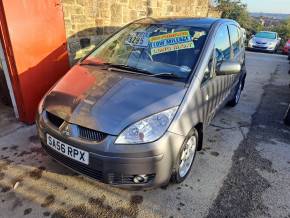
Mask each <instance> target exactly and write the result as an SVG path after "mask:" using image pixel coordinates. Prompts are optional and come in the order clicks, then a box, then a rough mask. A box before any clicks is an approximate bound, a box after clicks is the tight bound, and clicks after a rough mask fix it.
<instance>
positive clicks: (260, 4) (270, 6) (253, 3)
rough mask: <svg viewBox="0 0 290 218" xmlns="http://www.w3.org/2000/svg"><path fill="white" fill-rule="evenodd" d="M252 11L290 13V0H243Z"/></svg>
mask: <svg viewBox="0 0 290 218" xmlns="http://www.w3.org/2000/svg"><path fill="white" fill-rule="evenodd" d="M242 2H243V3H246V4H247V5H248V9H249V11H250V12H264V13H281V14H290V0H242Z"/></svg>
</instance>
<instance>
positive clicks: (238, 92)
mask: <svg viewBox="0 0 290 218" xmlns="http://www.w3.org/2000/svg"><path fill="white" fill-rule="evenodd" d="M242 90H243V83H242V81H239V84H238V85H237V88H236V91H235V95H234V97H233V98H232V99H231V100H230V101H229V102H228V105H229V106H230V107H234V106H236V105H237V104H238V103H239V101H240V98H241V94H242Z"/></svg>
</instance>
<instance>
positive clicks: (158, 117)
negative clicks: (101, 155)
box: [115, 107, 178, 144]
mask: <svg viewBox="0 0 290 218" xmlns="http://www.w3.org/2000/svg"><path fill="white" fill-rule="evenodd" d="M177 108H178V107H174V108H170V109H168V110H165V111H162V112H160V113H158V114H154V115H151V116H150V117H147V118H145V119H143V120H140V121H138V122H136V123H134V124H132V125H131V126H129V127H128V128H127V129H125V130H124V131H123V132H122V133H121V134H120V135H119V136H118V138H117V140H116V141H115V144H142V143H149V142H153V141H156V140H157V139H159V138H160V137H161V136H162V135H163V134H164V133H165V131H166V130H167V129H168V127H169V125H170V123H171V121H172V119H173V118H174V116H175V114H176V111H177Z"/></svg>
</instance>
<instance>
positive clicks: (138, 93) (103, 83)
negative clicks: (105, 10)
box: [36, 17, 246, 189]
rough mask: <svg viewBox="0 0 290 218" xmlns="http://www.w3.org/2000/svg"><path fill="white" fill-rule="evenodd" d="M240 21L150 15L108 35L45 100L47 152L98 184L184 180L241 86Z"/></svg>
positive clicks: (41, 124)
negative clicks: (218, 116)
mask: <svg viewBox="0 0 290 218" xmlns="http://www.w3.org/2000/svg"><path fill="white" fill-rule="evenodd" d="M242 35H243V33H242V31H241V27H240V26H239V24H238V23H236V22H235V21H233V20H225V19H211V18H188V17H187V18H180V17H178V18H159V19H153V18H145V19H141V20H137V21H135V22H132V23H130V24H128V25H126V26H125V27H124V28H122V29H120V30H119V31H118V32H116V33H115V34H113V35H112V36H110V37H109V38H107V39H106V40H104V41H102V42H101V43H100V44H99V45H98V46H97V48H96V49H95V50H93V51H92V52H91V53H90V54H89V55H87V56H86V57H85V58H83V59H82V60H80V61H79V62H78V63H77V64H76V65H75V66H74V67H72V69H71V70H70V71H69V72H68V73H67V74H66V75H65V76H64V77H63V78H62V79H61V80H60V81H59V82H58V83H56V84H55V85H54V87H52V89H51V90H50V91H49V92H48V93H47V94H46V95H45V96H44V98H43V99H42V101H41V102H40V104H39V109H38V114H37V118H36V123H37V129H38V134H39V137H40V139H41V143H42V146H43V148H44V149H45V150H46V152H47V153H48V154H49V155H50V156H52V157H53V158H54V159H56V160H57V161H59V162H60V163H62V164H64V165H65V166H67V167H69V168H71V169H73V170H75V171H77V172H79V173H81V174H84V175H86V176H88V177H91V178H93V179H96V180H98V181H101V182H104V183H108V184H111V185H114V186H119V187H124V188H129V189H135V188H147V187H157V186H163V185H166V184H168V182H169V181H172V182H175V183H180V182H182V181H183V180H184V179H185V178H186V177H187V176H188V175H189V173H190V169H191V167H192V164H193V162H194V158H195V155H196V152H197V151H199V150H200V149H201V148H202V139H203V130H204V128H205V127H206V126H207V125H208V124H209V123H210V122H211V120H212V119H213V117H214V115H215V114H216V113H217V111H218V110H219V109H221V108H222V107H223V106H224V105H226V104H227V105H229V106H235V105H236V104H237V103H238V102H239V99H240V95H241V92H242V90H243V87H244V83H245V78H246V70H245V46H244V43H243V42H244V40H243V36H242Z"/></svg>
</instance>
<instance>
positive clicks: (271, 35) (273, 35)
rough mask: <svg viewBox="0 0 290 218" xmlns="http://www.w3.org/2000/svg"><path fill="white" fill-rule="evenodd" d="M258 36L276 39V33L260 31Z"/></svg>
mask: <svg viewBox="0 0 290 218" xmlns="http://www.w3.org/2000/svg"><path fill="white" fill-rule="evenodd" d="M256 37H258V38H265V39H276V33H270V32H259V33H257V34H256Z"/></svg>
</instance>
